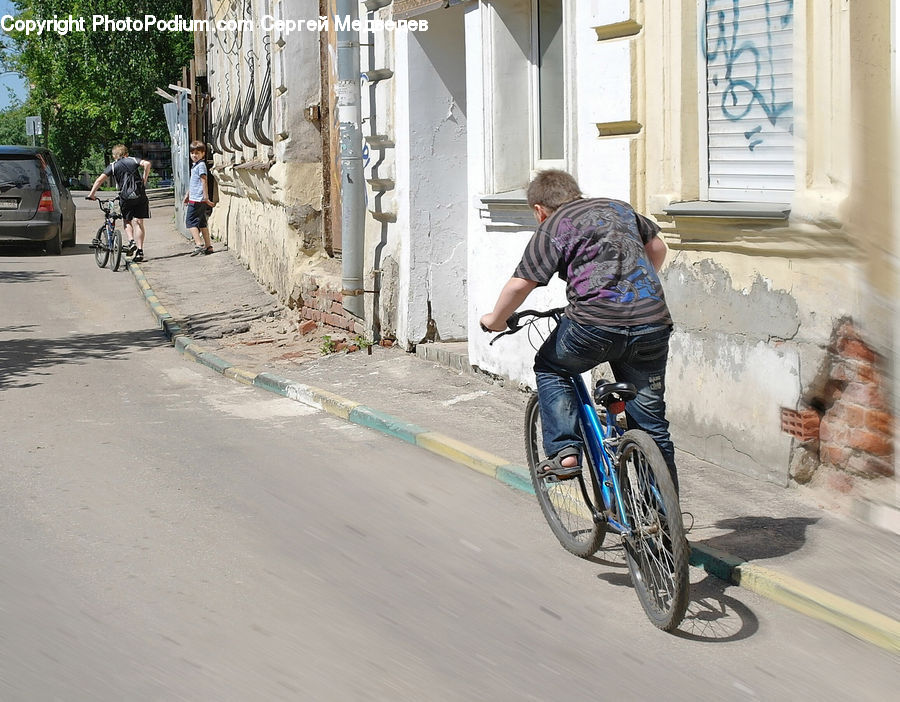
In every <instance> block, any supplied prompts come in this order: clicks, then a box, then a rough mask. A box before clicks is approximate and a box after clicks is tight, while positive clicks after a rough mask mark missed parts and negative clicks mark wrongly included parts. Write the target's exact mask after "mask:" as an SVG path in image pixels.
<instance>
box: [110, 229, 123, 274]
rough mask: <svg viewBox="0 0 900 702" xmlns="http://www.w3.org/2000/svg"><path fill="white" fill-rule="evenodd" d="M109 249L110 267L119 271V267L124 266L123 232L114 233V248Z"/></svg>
mask: <svg viewBox="0 0 900 702" xmlns="http://www.w3.org/2000/svg"><path fill="white" fill-rule="evenodd" d="M109 248H110V252H109V267H110V268H112V270H114V271H117V270H119V266H120V265H122V232H120V231H119V230H118V229H116V231H114V232H113V235H112V246H110V247H109Z"/></svg>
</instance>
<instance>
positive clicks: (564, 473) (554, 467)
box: [537, 446, 581, 480]
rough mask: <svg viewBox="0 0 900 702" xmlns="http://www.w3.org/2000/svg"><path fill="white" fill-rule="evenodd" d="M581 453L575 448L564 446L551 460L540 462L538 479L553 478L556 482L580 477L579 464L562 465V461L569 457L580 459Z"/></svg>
mask: <svg viewBox="0 0 900 702" xmlns="http://www.w3.org/2000/svg"><path fill="white" fill-rule="evenodd" d="M580 455H581V451H579V450H578V448H577V447H575V446H566V447H565V448H564V449H562V450H561V451H560V452H559V453H557V454H556V455H555V456H554V457H553V458H548V459H546V460H544V461H541V462H540V463H539V464H538V467H537V476H538V477H539V478H548V477H551V476H552V477H555V478H556V479H557V480H571V479H572V478H577V477H578V476H579V475H581V464H580V463H579V464H578V465H574V466H564V465H562V460H563V459H564V458H568V457H569V456H575V457H576V458H578V457H580Z"/></svg>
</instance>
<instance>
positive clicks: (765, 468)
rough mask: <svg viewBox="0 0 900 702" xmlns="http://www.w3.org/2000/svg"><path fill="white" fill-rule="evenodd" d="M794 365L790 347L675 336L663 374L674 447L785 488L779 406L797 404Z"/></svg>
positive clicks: (785, 449) (785, 440)
mask: <svg viewBox="0 0 900 702" xmlns="http://www.w3.org/2000/svg"><path fill="white" fill-rule="evenodd" d="M799 365H800V359H799V357H798V355H797V353H796V351H795V350H794V349H791V348H773V347H772V346H770V345H768V344H767V343H766V342H764V341H742V340H741V339H740V337H737V336H733V335H726V334H713V335H709V336H706V337H700V336H696V335H693V334H686V333H684V332H681V331H676V332H675V333H674V334H673V335H672V339H671V342H670V355H669V365H668V369H667V372H666V409H667V412H666V413H667V416H668V417H669V420H670V422H671V430H672V438H673V440H674V442H675V445H676V446H681V447H684V446H689V447H691V451H692V453H695V454H696V455H697V456H699V457H700V458H703V459H704V460H707V461H710V462H712V463H715V464H716V465H720V466H722V467H724V468H728V469H729V470H734V471H737V472H739V473H744V474H746V475H750V476H753V477H755V478H760V479H763V480H768V481H771V482H775V483H779V484H781V485H786V484H787V478H788V476H787V459H788V456H789V453H790V447H791V438H790V437H789V436H788V435H787V434H784V433H783V432H782V431H781V412H780V408H781V407H793V406H795V405H796V401H797V396H798V395H799V393H800V371H799ZM701 368H702V369H703V370H702V372H699V373H698V372H697V371H698V369H701ZM751 388H752V391H748V390H749V389H751Z"/></svg>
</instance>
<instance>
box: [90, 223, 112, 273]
mask: <svg viewBox="0 0 900 702" xmlns="http://www.w3.org/2000/svg"><path fill="white" fill-rule="evenodd" d="M96 239H97V242H98V243H97V248H96V249H94V260H95V261H96V262H97V266H98V267H100V268H103V267H104V266H105V265H106V262H107V261H108V260H109V243H108V242H107V236H106V225H103V226H102V227H100V228H99V229H98V230H97V236H96Z"/></svg>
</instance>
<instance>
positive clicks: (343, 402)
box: [309, 388, 360, 419]
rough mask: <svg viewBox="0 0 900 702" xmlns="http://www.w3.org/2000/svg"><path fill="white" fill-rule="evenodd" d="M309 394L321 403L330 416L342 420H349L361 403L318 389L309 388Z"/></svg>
mask: <svg viewBox="0 0 900 702" xmlns="http://www.w3.org/2000/svg"><path fill="white" fill-rule="evenodd" d="M309 394H310V397H312V398H313V399H314V400H315V401H317V402H319V403H321V405H322V409H323V410H325V411H326V412H328V414H333V415H335V416H336V417H340V418H341V419H349V418H350V412H352V411H353V409H354V408H356V407H359V405H360V403H359V402H353V400H348V399H347V398H345V397H341V396H340V395H335V394H334V393H333V392H328V391H327V390H319V389H318V388H309Z"/></svg>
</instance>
